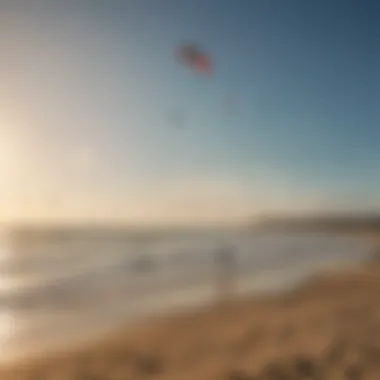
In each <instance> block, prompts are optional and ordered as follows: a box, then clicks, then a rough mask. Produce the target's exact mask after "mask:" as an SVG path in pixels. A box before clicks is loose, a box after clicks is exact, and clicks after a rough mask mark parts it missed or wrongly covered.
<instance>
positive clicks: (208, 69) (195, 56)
mask: <svg viewBox="0 0 380 380" xmlns="http://www.w3.org/2000/svg"><path fill="white" fill-rule="evenodd" d="M176 53H177V56H178V58H179V59H180V60H181V61H182V62H183V63H184V64H186V65H187V66H189V67H190V68H191V69H193V70H195V71H196V72H197V73H198V74H211V73H212V71H213V67H212V62H211V59H210V57H209V56H208V55H207V54H206V53H204V52H203V51H202V50H200V49H199V48H198V47H197V46H196V45H194V44H186V45H181V46H180V47H178V48H177V50H176Z"/></svg>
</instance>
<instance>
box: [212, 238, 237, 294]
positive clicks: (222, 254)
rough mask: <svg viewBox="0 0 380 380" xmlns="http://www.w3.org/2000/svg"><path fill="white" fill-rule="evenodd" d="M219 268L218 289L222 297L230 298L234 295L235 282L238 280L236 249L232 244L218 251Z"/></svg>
mask: <svg viewBox="0 0 380 380" xmlns="http://www.w3.org/2000/svg"><path fill="white" fill-rule="evenodd" d="M216 260H217V270H218V275H219V276H218V277H219V281H218V288H219V289H218V290H219V292H220V296H221V298H222V299H223V300H224V299H228V298H230V297H232V295H233V291H234V282H235V280H236V275H237V273H236V272H237V271H236V260H235V255H234V250H233V248H232V247H231V246H228V245H226V246H223V247H221V248H220V249H219V250H218V251H217V252H216Z"/></svg>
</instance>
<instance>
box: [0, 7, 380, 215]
mask: <svg viewBox="0 0 380 380" xmlns="http://www.w3.org/2000/svg"><path fill="white" fill-rule="evenodd" d="M46 3H47V2H44V1H39V0H29V1H14V2H9V3H8V4H6V3H1V5H0V11H1V12H0V44H1V46H3V49H2V54H3V59H1V60H0V79H1V83H2V85H1V88H0V148H1V149H0V171H1V172H2V175H1V178H2V182H3V183H2V186H1V188H0V190H1V191H0V203H1V205H2V210H3V211H2V215H1V218H2V219H5V220H8V219H17V220H19V219H34V220H35V219H66V220H67V219H69V220H72V219H75V220H88V219H90V220H96V219H97V220H106V219H116V220H127V221H130V222H136V223H156V222H157V223H163V222H169V223H181V222H189V223H190V222H191V223H200V222H207V223H209V222H212V223H214V222H226V221H233V220H240V219H242V218H246V217H249V216H250V215H255V214H260V213H263V212H264V213H265V212H268V211H284V210H286V211H293V212H295V211H324V210H331V209H333V208H336V209H363V210H365V209H368V208H373V207H376V206H378V205H380V202H379V200H380V199H379V198H380V197H379V195H378V191H377V190H378V188H379V187H378V186H379V185H380V181H379V180H380V169H379V163H380V150H379V149H378V145H379V142H380V128H379V121H380V110H379V109H380V108H379V107H378V106H377V105H378V101H379V99H380V97H379V95H380V81H379V77H378V75H377V73H378V67H379V63H380V62H379V58H380V53H379V49H378V46H379V45H378V40H379V37H380V25H379V23H378V22H377V21H378V17H379V15H380V6H379V5H378V4H377V2H376V1H375V0H373V1H370V0H361V1H359V0H357V1H352V0H339V1H338V0H319V1H311V0H283V1H279V0H237V1H232V0H208V1H203V0H193V1H187V0H170V1H169V0H160V1H153V0H134V1H132V0H130V1H127V0H126V1H121V0H120V1H116V0H115V1H104V2H95V1H85V0H83V1H77V2H74V1H72V2H70V1H58V0H57V1H51V2H49V4H46ZM187 41H191V42H193V41H194V42H196V43H197V44H199V46H200V47H201V48H202V49H204V50H206V51H207V52H209V54H210V56H211V57H212V60H213V61H214V63H215V72H214V74H213V76H212V77H211V78H204V77H200V76H197V75H196V74H195V73H193V72H191V70H188V69H187V68H186V67H184V66H183V65H181V64H180V63H179V62H178V61H177V60H176V59H175V57H174V49H175V48H176V47H177V46H178V44H180V43H181V42H187ZM226 104H233V105H234V111H233V112H232V113H231V114H228V113H227V112H226V107H225V105H226ZM176 114H180V115H183V116H184V122H183V123H182V124H181V125H178V124H177V123H176V121H175V115H176Z"/></svg>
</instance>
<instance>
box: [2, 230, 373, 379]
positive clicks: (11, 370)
mask: <svg viewBox="0 0 380 380" xmlns="http://www.w3.org/2000/svg"><path fill="white" fill-rule="evenodd" d="M372 238H373V236H371V239H372ZM375 240H376V243H377V240H378V238H377V237H375ZM379 257H380V254H379V253H378V252H375V253H374V254H373V255H371V259H370V260H367V262H364V263H361V264H356V265H353V266H351V267H347V268H345V269H342V268H340V269H339V268H336V269H334V270H328V271H323V272H321V273H317V274H316V275H314V276H312V277H311V278H309V279H307V280H306V281H304V282H302V283H301V284H300V285H299V286H297V287H296V288H295V289H294V290H293V291H291V292H288V293H285V294H270V295H259V296H254V297H253V296H252V295H247V296H244V297H242V298H240V299H236V300H233V301H231V302H230V303H229V304H225V305H215V304H213V305H210V306H209V307H207V308H202V309H201V310H199V309H198V310H195V309H194V310H192V311H186V312H183V313H176V314H174V315H173V314H172V315H167V314H165V315H159V316H156V317H154V318H152V320H149V318H147V320H146V321H143V322H141V323H140V324H133V323H132V324H131V325H125V326H123V327H118V328H116V329H113V330H112V331H110V332H109V333H107V334H105V335H103V336H102V337H98V338H97V339H92V340H91V342H90V341H88V342H86V343H81V344H79V345H76V346H75V347H74V346H71V347H68V348H66V349H61V350H59V351H57V352H55V353H51V354H50V355H45V356H42V355H38V356H33V357H29V358H27V359H20V360H15V361H12V362H9V363H2V364H1V366H0V378H1V379H2V380H3V379H4V380H8V379H16V378H17V379H20V380H22V379H25V380H27V379H28V380H29V379H32V378H33V379H34V377H32V375H33V376H35V374H36V373H38V374H39V373H41V374H42V373H43V374H46V377H42V378H45V379H47V380H50V379H52V380H53V379H54V380H55V379H56V377H54V376H56V375H57V374H60V375H62V379H64V380H70V379H73V380H74V379H75V380H82V379H83V380H87V379H88V377H86V376H87V375H86V374H91V376H92V374H93V376H97V374H98V376H99V377H95V378H97V379H98V378H99V379H105V380H108V379H110V380H111V379H112V380H113V379H116V380H117V379H118V374H119V375H120V379H122V378H126V377H125V376H126V375H127V374H130V375H131V376H132V377H133V376H136V378H140V376H142V377H144V376H145V375H146V373H145V372H150V371H152V372H154V373H153V375H154V378H156V377H157V378H159V377H160V376H161V374H165V379H166V378H168V379H171V378H172V377H171V376H173V379H178V380H180V379H188V378H189V379H190V378H193V379H194V378H196V379H199V380H201V379H213V378H215V379H218V378H222V377H220V376H222V373H224V374H226V373H229V371H232V372H233V371H243V372H244V371H246V372H247V373H250V374H252V373H254V374H257V375H259V376H261V375H260V373H261V372H260V371H263V370H264V369H265V368H266V367H267V365H268V364H270V363H274V362H277V361H278V360H279V358H280V357H282V358H286V357H289V358H290V357H292V358H293V359H294V355H296V356H297V355H298V354H299V351H301V352H302V353H303V354H305V355H311V356H312V357H318V356H321V355H322V356H323V354H324V353H326V350H327V349H328V347H329V346H331V344H330V343H331V341H332V340H334V339H335V338H336V337H334V336H336V335H342V326H335V327H336V328H335V330H336V331H330V330H331V328H330V329H328V328H327V326H328V325H329V324H331V325H334V323H335V324H336V323H337V322H339V318H338V321H337V320H336V317H337V314H338V315H340V314H341V313H342V310H344V309H345V307H346V308H348V309H347V310H351V309H352V311H354V309H355V308H358V307H359V309H360V308H362V306H363V307H364V309H368V310H369V309H371V308H372V309H373V308H374V309H376V306H377V305H376V304H375V300H376V298H373V297H374V296H375V294H378V293H376V291H380V260H379ZM374 289H375V291H374ZM355 292H359V293H360V294H359V293H358V294H359V295H360V296H361V297H359V299H358V298H357V295H356V297H355ZM371 297H372V298H371ZM375 297H376V296H375ZM359 301H360V302H359ZM357 302H359V304H357ZM334 303H335V305H334ZM350 304H352V305H351V306H350ZM323 306H324V307H323ZM350 307H351V309H350ZM341 309H342V310H341ZM364 309H363V310H364ZM372 309H371V310H372ZM375 311H376V312H375V314H376V313H378V314H379V316H380V305H379V310H375ZM343 313H344V312H343ZM354 314H355V313H354ZM369 314H371V313H369ZM369 314H368V313H367V316H369ZM376 315H377V314H376ZM365 316H366V314H363V313H362V317H363V318H364V317H365ZM318 319H320V320H325V330H326V329H327V331H324V332H323V331H322V330H323V325H324V324H323V323H322V322H321V321H319V324H318ZM342 319H345V317H342ZM334 321H335V322H334ZM299 324H301V325H303V330H305V331H303V332H301V331H298V330H300V328H299V326H298V325H299ZM342 324H343V325H344V323H342ZM330 327H331V326H330ZM318 329H319V330H321V329H322V330H321V331H320V334H317V335H315V332H316V331H317V332H318V331H319V330H318ZM301 330H302V329H301ZM306 330H309V331H308V332H307V331H306ZM189 331H190V332H189ZM297 331H298V332H297ZM379 332H380V326H379ZM313 334H314V335H315V336H314V338H313V339H311V340H310V335H313ZM344 334H346V333H344ZM344 334H343V335H344ZM292 336H293V338H294V336H298V337H299V338H300V341H301V342H303V341H304V342H303V343H301V342H298V343H299V344H295V343H296V342H293V343H294V345H295V346H296V347H298V351H297V348H296V347H293V348H292V349H291V347H290V346H293V344H292V345H289V347H287V350H285V352H283V348H284V347H282V346H283V343H284V342H285V343H286V342H288V343H289V342H290V341H291V340H292V339H293V338H292ZM333 338H334V339H333ZM379 338H380V337H379ZM293 340H297V339H293ZM307 341H308V342H309V343H307ZM163 342H164V343H163ZM274 342H277V343H278V344H279V345H280V346H281V347H276V343H274ZM258 344H259V345H260V346H262V348H263V347H265V349H261V350H260V351H261V352H260V355H257V348H258V347H257V345H258ZM203 346H206V347H203ZM239 347H240V348H239ZM301 347H302V348H301ZM379 347H380V341H379ZM199 350H201V351H205V352H207V354H205V353H204V354H203V356H204V355H206V356H208V357H209V359H208V360H207V361H205V360H203V359H202V355H200V354H197V353H196V352H197V351H199ZM234 350H237V351H238V352H240V354H239V355H236V353H233V352H232V353H231V352H230V351H234ZM193 356H194V357H193ZM188 360H190V362H192V365H191V366H190V367H188V365H187V364H186V362H187V361H188ZM319 360H320V359H319ZM153 362H154V363H155V364H154V363H153ZM206 362H207V363H206ZM99 363H101V364H99ZM149 363H150V364H149ZM159 363H160V364H159ZM379 363H380V348H379ZM140 366H142V368H140ZM150 366H152V367H156V369H150V370H149V369H147V368H145V367H150ZM158 367H163V368H161V370H160V369H159V368H158ZM182 367H183V370H181V368H182ZM379 371H380V369H379ZM16 373H17V376H18V377H17V376H14V375H15V374H16ZM144 373H145V375H144ZM133 374H135V375H133ZM53 375H54V376H53ZM89 376H90V375H89ZM123 376H124V377H123ZM128 376H129V375H128ZM218 376H219V377H218ZM262 376H264V375H262ZM57 378H58V377H57ZM90 378H91V377H90ZM127 378H129V377H127ZM224 378H226V377H225V376H224ZM262 378H263V379H264V377H262ZM377 378H380V372H379V377H377ZM59 379H61V377H59ZM91 379H92V378H91ZM247 379H248V378H247ZM258 379H261V377H258Z"/></svg>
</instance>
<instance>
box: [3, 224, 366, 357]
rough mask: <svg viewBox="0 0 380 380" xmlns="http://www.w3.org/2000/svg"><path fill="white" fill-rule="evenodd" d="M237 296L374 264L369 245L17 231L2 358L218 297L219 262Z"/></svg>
mask: <svg viewBox="0 0 380 380" xmlns="http://www.w3.org/2000/svg"><path fill="white" fill-rule="evenodd" d="M226 246H227V247H229V249H230V250H231V251H232V252H233V255H234V263H235V266H236V268H235V271H236V279H235V283H234V285H235V290H236V293H237V294H247V293H252V294H263V293H267V292H280V291H286V290H289V289H291V288H292V287H294V286H297V285H299V284H300V283H301V282H302V281H304V280H306V279H307V278H309V277H310V276H311V275H313V274H315V273H317V272H318V271H322V270H326V269H330V268H336V267H342V266H344V265H351V264H354V263H358V262H361V261H364V260H366V259H368V258H369V256H370V255H371V253H372V249H373V247H372V246H371V245H370V243H369V242H368V241H366V240H364V239H359V238H354V237H349V236H347V235H332V234H322V233H319V234H317V233H302V234H296V233H286V234H284V233H252V232H248V231H236V230H235V231H232V230H228V231H227V230H224V231H215V230H214V231H165V232H162V231H161V232H160V231H153V232H152V231H149V232H146V233H144V232H140V233H139V234H136V233H134V232H132V231H129V230H123V229H99V228H98V229H56V230H52V229H50V230H49V229H43V228H34V229H18V230H8V231H4V232H3V234H2V237H1V241H0V305H1V307H0V358H1V359H2V360H9V359H14V358H17V357H20V356H27V355H34V354H38V353H41V352H44V350H51V349H56V348H57V347H59V346H60V345H66V344H71V343H76V342H79V341H80V340H81V339H83V340H85V339H89V338H90V337H95V336H96V335H99V334H101V332H103V331H106V330H107V329H113V328H115V327H117V326H118V325H123V324H125V323H126V322H128V321H130V322H131V323H132V322H133V321H135V320H141V318H144V317H149V316H152V315H155V314H157V313H165V312H173V311H180V310H187V308H190V307H198V306H201V305H205V304H210V303H212V302H213V301H215V300H216V299H217V297H218V291H219V290H220V289H219V288H218V279H219V278H220V270H221V268H220V265H218V264H217V263H218V261H217V258H218V255H217V254H218V252H220V249H221V248H223V247H226Z"/></svg>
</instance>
